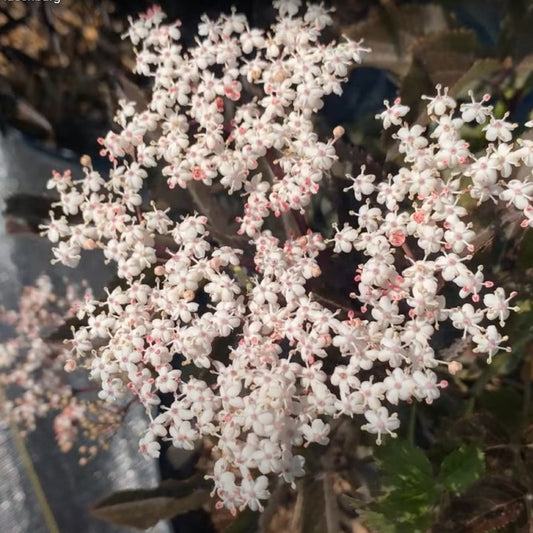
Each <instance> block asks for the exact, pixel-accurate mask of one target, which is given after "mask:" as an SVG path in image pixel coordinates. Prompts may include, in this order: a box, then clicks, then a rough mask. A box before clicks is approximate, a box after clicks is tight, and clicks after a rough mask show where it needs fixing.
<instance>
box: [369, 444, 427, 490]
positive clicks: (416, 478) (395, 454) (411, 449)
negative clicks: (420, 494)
mask: <svg viewBox="0 0 533 533" xmlns="http://www.w3.org/2000/svg"><path fill="white" fill-rule="evenodd" d="M376 459H377V461H378V464H379V467H380V470H381V472H382V475H383V481H384V484H385V485H390V486H393V487H394V486H398V485H402V484H405V483H408V484H414V485H417V484H426V483H428V482H431V481H432V479H433V472H432V468H431V463H430V462H429V459H428V458H427V457H426V455H425V454H424V452H423V451H422V450H421V449H420V448H417V447H415V446H411V445H410V444H409V443H407V442H405V441H401V440H399V439H391V440H390V441H388V442H387V443H386V444H384V445H383V446H380V447H379V448H378V449H377V450H376Z"/></svg>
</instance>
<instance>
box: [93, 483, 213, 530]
mask: <svg viewBox="0 0 533 533" xmlns="http://www.w3.org/2000/svg"><path fill="white" fill-rule="evenodd" d="M208 500H209V491H208V490H207V488H206V483H205V481H204V480H203V478H201V477H195V478H192V479H189V480H184V481H176V480H169V481H165V482H163V483H162V484H161V485H160V486H159V487H157V488H154V489H136V490H124V491H119V492H115V493H114V494H111V495H110V496H108V497H106V498H104V499H103V500H101V501H99V502H98V503H97V504H96V505H94V507H93V508H92V509H91V514H92V516H94V517H95V518H98V519H99V520H105V521H106V522H110V523H112V524H114V525H117V526H122V527H131V528H134V529H140V530H142V529H147V528H149V527H153V526H154V525H155V524H157V523H158V522H159V521H160V520H168V519H169V518H172V517H173V516H177V515H180V514H183V513H187V512H189V511H192V510H193V509H199V508H200V507H201V506H202V505H203V504H204V503H205V502H207V501H208Z"/></svg>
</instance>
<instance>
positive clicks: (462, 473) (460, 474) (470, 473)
mask: <svg viewBox="0 0 533 533" xmlns="http://www.w3.org/2000/svg"><path fill="white" fill-rule="evenodd" d="M484 472H485V460H484V454H483V452H482V450H481V449H480V448H478V447H477V446H473V445H470V446H464V447H462V448H459V449H458V450H455V451H454V452H452V453H450V454H449V455H448V456H447V457H445V458H444V460H443V461H442V464H441V468H440V475H439V477H440V481H441V482H442V484H443V485H444V486H445V487H446V488H447V489H448V490H450V491H451V492H453V493H454V494H461V493H463V492H464V491H465V490H466V489H467V488H468V487H469V486H470V485H472V483H474V482H475V481H477V480H478V479H479V478H480V477H481V476H482V475H483V473H484Z"/></svg>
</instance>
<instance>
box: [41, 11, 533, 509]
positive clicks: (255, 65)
mask: <svg viewBox="0 0 533 533" xmlns="http://www.w3.org/2000/svg"><path fill="white" fill-rule="evenodd" d="M300 4H301V3H300V1H299V0H278V1H274V2H273V5H274V7H275V8H276V9H277V12H278V16H277V19H276V22H275V23H274V24H273V26H272V27H271V29H270V31H268V32H264V31H262V30H258V29H251V28H250V27H249V26H248V23H247V21H246V18H245V17H244V16H242V15H239V14H237V13H235V12H233V13H231V14H230V15H222V16H221V17H220V18H219V19H217V20H210V19H208V18H207V17H203V18H202V22H201V24H200V26H199V29H198V38H197V40H196V46H194V47H192V48H188V49H185V48H184V47H182V46H181V45H180V44H179V39H180V29H179V23H173V24H165V23H164V20H165V16H164V14H163V13H162V12H161V11H160V10H159V9H157V8H152V9H151V10H149V11H148V12H147V13H146V14H145V15H144V16H142V17H141V18H140V19H139V20H138V21H135V22H132V23H131V27H130V30H129V32H128V36H129V38H130V39H131V41H132V43H133V45H134V46H135V52H136V58H137V63H136V72H137V73H138V74H142V75H144V76H147V77H151V78H153V87H152V93H151V100H150V102H149V104H148V106H147V108H146V109H137V105H136V104H135V103H134V102H127V101H122V102H121V104H120V110H119V111H118V114H117V117H116V121H117V124H118V125H119V127H120V129H119V131H115V132H110V133H109V134H108V135H107V136H106V137H105V138H104V139H101V140H100V143H101V145H102V150H101V154H102V155H103V156H105V157H107V158H108V159H109V161H110V162H111V165H112V169H111V171H110V173H109V177H107V176H105V177H104V176H102V175H101V174H100V173H99V172H98V171H96V170H95V169H94V168H93V167H92V164H91V163H90V161H89V160H86V161H85V163H86V164H85V165H84V173H85V178H84V179H83V180H80V181H75V180H73V179H72V176H71V175H70V173H68V172H66V173H63V174H59V173H55V174H54V176H53V177H52V179H51V180H50V182H49V187H50V188H53V189H55V190H56V191H57V192H58V193H59V196H60V200H59V202H58V204H57V206H58V207H60V208H61V209H62V211H63V215H62V216H57V215H54V213H51V221H50V223H49V224H48V225H47V226H46V227H44V228H43V229H44V230H45V233H46V234H47V236H48V238H49V239H50V240H51V241H52V242H53V243H55V248H54V250H53V251H54V255H55V261H57V262H61V263H63V264H65V265H68V266H71V267H76V265H77V264H78V261H79V259H80V251H81V249H95V248H99V249H102V250H103V253H104V255H105V257H106V260H107V261H110V262H114V263H116V270H117V275H118V276H119V278H120V279H121V280H122V283H121V285H120V286H117V287H116V288H114V289H113V290H111V291H108V293H107V298H106V299H104V300H97V299H94V298H88V299H86V300H85V301H84V302H83V303H82V304H81V305H80V307H79V310H78V317H79V318H80V319H82V320H86V324H85V325H82V326H80V327H78V328H77V329H76V330H75V331H74V334H73V335H74V338H73V341H72V343H73V354H74V356H79V357H82V358H83V360H84V361H86V363H85V364H86V366H87V368H88V369H89V371H90V375H91V377H92V378H93V379H94V380H97V381H98V382H99V383H100V384H101V391H100V393H99V396H100V398H101V399H102V400H105V401H109V402H115V401H117V400H119V401H124V400H123V399H124V397H126V396H127V395H131V394H133V395H134V396H135V397H136V398H137V399H138V400H139V401H140V402H141V403H142V404H143V405H144V407H145V408H146V413H147V416H148V418H149V420H150V423H149V427H148V430H147V431H146V433H145V434H144V435H143V436H142V438H141V441H140V448H141V450H142V451H143V452H144V453H146V454H148V455H150V456H153V457H157V456H158V455H159V453H160V441H161V439H163V440H169V441H171V442H172V444H173V445H174V446H176V447H179V448H183V449H192V448H193V447H194V446H195V442H196V441H198V440H199V439H209V440H210V441H211V442H212V443H213V456H214V459H215V462H214V467H213V471H212V472H210V473H209V477H210V478H212V480H213V483H214V491H215V492H216V494H217V496H218V498H219V505H220V506H224V507H226V508H228V509H230V510H231V511H233V512H236V511H237V510H239V509H243V508H245V507H247V506H248V507H249V508H251V509H253V510H256V509H262V503H261V502H262V501H264V500H266V499H267V498H268V497H269V476H270V478H272V477H275V476H277V477H281V478H282V479H283V480H284V481H285V482H287V483H291V484H293V483H294V482H295V480H296V479H297V478H298V477H299V476H302V475H303V474H304V458H303V456H302V455H301V454H300V453H298V449H299V448H300V447H301V446H307V445H309V444H311V443H318V444H321V445H327V444H328V442H329V437H328V435H329V432H330V425H329V423H328V420H330V419H331V418H336V417H340V416H348V417H357V418H361V420H363V425H362V428H363V429H365V430H366V431H368V432H369V433H372V434H375V435H376V438H377V442H378V443H380V442H381V440H382V437H383V436H384V435H392V436H395V431H396V430H397V429H398V427H399V419H398V416H397V413H396V412H395V408H396V406H397V405H398V404H399V403H400V402H406V401H409V402H410V401H424V402H426V403H431V402H433V401H434V400H436V399H437V398H438V397H439V395H440V391H441V389H442V388H443V387H445V386H446V385H447V383H446V381H443V380H441V381H439V379H438V377H437V374H436V372H435V369H436V368H437V367H438V365H444V366H446V367H448V370H449V372H451V373H454V372H456V371H457V370H458V369H459V368H460V364H459V363H458V362H454V361H452V362H449V361H440V360H438V359H437V356H436V353H435V350H434V348H433V346H432V338H433V336H434V334H435V332H436V330H438V329H439V325H440V324H441V323H443V322H446V321H448V322H450V323H451V325H452V326H453V327H454V328H456V329H457V330H458V331H459V332H460V334H462V336H463V337H464V338H468V339H471V342H472V343H473V344H474V346H475V348H474V351H475V352H478V353H480V354H486V356H487V357H488V360H489V361H490V360H491V359H492V357H493V356H494V355H496V353H497V352H498V351H499V350H502V349H503V350H508V348H507V347H506V346H505V341H506V340H507V339H506V337H502V335H501V334H500V332H499V329H498V327H497V326H503V325H504V324H505V321H506V319H507V318H508V316H509V314H510V312H511V311H512V310H513V309H514V307H512V306H511V304H510V300H511V299H512V297H513V296H514V294H510V295H507V294H506V293H505V291H504V290H503V289H502V288H496V287H494V285H493V283H492V282H491V281H489V280H486V279H485V277H484V274H483V269H482V267H479V268H478V269H477V270H472V269H471V268H470V267H469V262H470V259H471V258H472V256H473V254H474V252H475V246H474V241H475V232H474V231H473V229H472V223H471V222H470V220H469V216H470V213H469V211H468V210H467V209H466V208H465V207H464V206H463V202H462V199H464V198H465V197H471V198H473V199H474V200H475V201H477V203H478V204H481V203H483V202H486V201H492V202H503V203H506V204H507V205H508V206H512V207H513V208H516V209H517V210H519V211H521V212H522V213H523V224H522V225H523V226H524V227H526V226H530V227H533V207H532V205H531V193H532V191H533V183H532V182H530V181H529V178H526V179H524V180H519V179H515V178H514V177H513V176H514V174H513V173H514V170H515V169H516V168H517V167H522V168H525V169H526V170H527V174H528V175H529V174H530V171H529V170H528V169H530V168H531V167H533V143H532V142H531V141H528V140H521V139H517V140H516V141H513V133H512V132H513V130H514V129H515V128H516V127H517V125H516V124H512V123H510V122H508V121H507V120H506V118H507V117H504V118H501V119H498V118H496V117H495V116H494V115H493V109H492V107H491V106H490V105H488V98H487V97H484V98H483V99H482V100H481V101H477V100H475V98H474V97H473V95H472V101H471V102H467V103H463V104H461V105H458V103H457V102H456V101H455V100H454V99H453V98H452V97H451V96H449V95H448V92H447V90H446V89H442V88H441V87H439V86H438V87H437V95H436V96H433V97H427V100H428V105H427V113H428V116H429V126H428V127H427V128H424V127H423V126H421V125H420V124H416V123H415V124H408V123H406V122H405V120H404V117H405V116H406V115H407V113H408V111H409V108H408V107H406V106H404V105H402V103H401V101H400V100H396V101H395V102H394V103H393V104H392V105H390V104H389V103H388V102H385V105H386V109H385V111H384V112H383V113H381V114H380V115H379V118H380V119H381V120H382V122H383V127H384V129H389V128H391V127H395V128H396V132H395V133H394V136H393V137H394V139H395V140H396V141H397V146H398V150H399V153H400V155H401V158H402V166H401V168H399V170H398V171H397V172H396V173H395V174H391V175H388V176H375V175H372V174H368V173H366V168H365V167H362V168H361V169H360V173H359V175H357V176H355V177H354V176H351V175H348V176H347V180H348V181H347V187H346V189H345V192H346V193H347V194H353V195H354V197H355V199H356V200H357V201H359V202H364V203H363V205H362V206H361V207H360V208H359V209H358V210H357V211H356V212H352V213H351V215H353V222H352V223H351V224H345V225H344V226H343V227H342V228H339V227H338V226H336V227H335V234H334V236H333V238H332V239H331V240H330V241H329V240H324V238H323V237H322V235H321V234H319V233H316V232H315V233H314V232H311V231H305V229H303V231H301V234H300V235H295V234H290V233H288V232H287V235H286V236H285V237H280V236H276V235H275V234H274V232H273V231H272V230H271V229H269V226H268V221H269V219H270V218H271V215H274V218H276V217H280V218H281V219H283V220H284V221H286V220H287V219H290V218H291V217H294V218H296V219H297V220H298V221H299V222H302V220H303V221H304V222H305V214H306V207H307V206H308V205H309V204H310V202H311V199H312V197H313V196H314V195H315V194H316V193H317V192H318V190H319V188H320V185H321V183H323V182H324V181H327V180H328V179H329V176H330V172H331V168H332V165H333V164H334V163H335V161H336V160H337V155H336V151H335V143H336V142H337V141H338V139H339V138H340V137H341V136H342V135H343V130H342V128H340V127H337V128H335V129H334V130H333V132H332V135H331V137H330V138H329V139H324V140H321V139H320V138H319V136H318V135H317V134H316V133H315V132H314V126H313V117H314V116H315V115H316V114H317V112H318V111H319V110H320V109H321V108H322V106H323V100H324V97H325V96H326V95H328V94H332V93H335V94H341V92H342V83H343V82H344V81H345V80H346V79H347V76H348V73H349V70H350V69H351V68H352V65H353V64H354V63H359V62H360V61H361V56H362V55H363V54H364V53H366V52H368V50H366V49H365V48H363V47H362V45H361V43H356V42H352V41H350V40H348V39H343V40H342V41H341V42H332V43H329V44H325V43H324V42H323V40H322V37H321V33H322V30H323V29H324V28H325V27H326V26H327V25H328V24H330V23H331V12H330V11H329V10H328V9H326V8H325V7H324V6H323V5H308V6H307V7H306V8H305V9H303V8H302V7H301V5H300ZM469 122H474V123H477V124H481V125H483V126H484V130H483V131H484V132H485V138H486V140H487V141H488V144H487V146H486V149H485V150H484V151H483V152H482V153H475V154H474V153H472V152H471V151H470V147H469V145H468V143H467V142H465V141H464V140H463V139H462V137H461V129H462V127H463V125H464V124H465V123H469ZM149 172H152V173H153V172H158V173H160V174H161V175H162V176H164V177H165V179H166V181H167V183H168V186H169V187H170V188H175V187H180V188H182V189H187V188H189V187H190V186H191V184H194V183H195V182H201V183H202V184H203V185H205V186H207V187H210V186H215V185H217V186H221V187H222V188H223V190H224V191H225V192H226V193H227V194H228V195H232V196H235V195H237V196H239V197H242V198H244V199H245V203H244V205H243V210H242V213H241V215H240V216H239V218H238V223H239V229H238V234H239V235H241V236H243V237H246V240H247V246H248V248H246V247H242V249H240V248H236V247H234V246H230V245H224V244H222V243H220V242H218V241H217V239H213V238H212V236H211V235H210V226H209V224H210V221H209V220H208V216H207V214H206V213H201V212H200V213H197V212H191V213H190V214H189V215H187V216H185V217H183V218H182V219H181V220H179V221H175V220H173V219H172V218H171V217H170V216H169V212H168V210H162V209H159V208H158V207H157V204H151V206H150V207H147V206H146V205H145V202H143V197H142V191H143V188H145V183H146V180H147V177H148V173H149ZM328 247H329V248H333V252H334V253H337V254H356V256H357V257H361V258H363V259H362V260H361V262H360V264H359V265H358V267H357V269H356V271H355V272H354V273H353V275H354V285H353V287H347V288H346V289H347V292H349V296H350V297H351V298H352V299H353V301H354V304H353V309H352V310H349V311H348V312H347V311H346V310H345V309H341V308H339V309H336V308H331V307H332V306H328V307H326V306H325V305H324V304H323V303H321V302H320V301H319V300H318V299H317V298H316V297H315V295H314V294H313V292H312V291H311V290H310V289H309V285H310V283H309V282H310V280H312V278H316V277H318V276H321V275H322V276H324V277H325V278H326V279H325V281H326V283H327V277H328V276H333V275H334V272H324V273H322V272H321V268H320V266H319V263H318V259H319V257H320V254H321V253H323V252H324V251H325V250H326V248H328ZM151 277H153V278H154V280H155V281H154V282H153V283H152V282H149V278H151ZM445 289H446V290H445ZM445 294H446V295H445ZM450 295H452V296H450ZM452 301H453V302H457V301H461V302H464V303H461V304H460V305H455V304H454V303H452ZM224 338H226V339H227V343H226V350H225V352H224V353H223V354H222V355H221V354H220V350H216V351H215V350H214V345H215V344H217V345H219V344H220V340H221V339H224ZM233 339H238V341H237V342H235V343H233ZM329 360H332V361H334V364H327V363H328V361H329ZM68 366H71V367H73V366H74V362H72V361H69V363H68ZM162 394H163V395H171V396H172V398H173V401H172V403H171V405H170V406H169V407H161V408H160V409H159V408H158V406H159V405H160V403H161V395H162Z"/></svg>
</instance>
